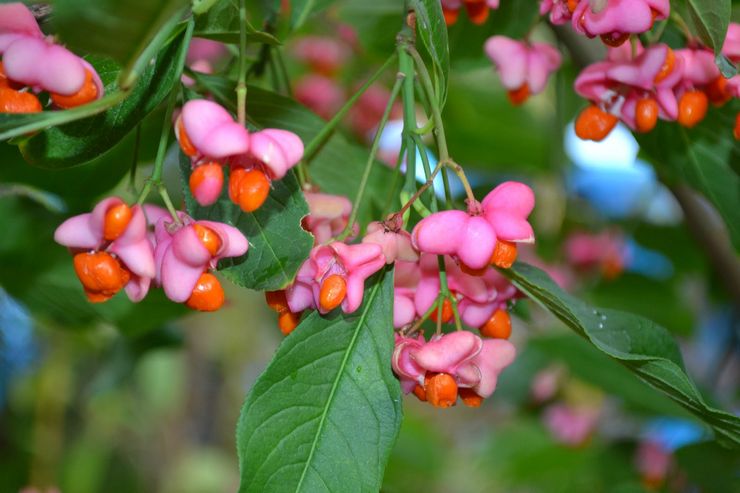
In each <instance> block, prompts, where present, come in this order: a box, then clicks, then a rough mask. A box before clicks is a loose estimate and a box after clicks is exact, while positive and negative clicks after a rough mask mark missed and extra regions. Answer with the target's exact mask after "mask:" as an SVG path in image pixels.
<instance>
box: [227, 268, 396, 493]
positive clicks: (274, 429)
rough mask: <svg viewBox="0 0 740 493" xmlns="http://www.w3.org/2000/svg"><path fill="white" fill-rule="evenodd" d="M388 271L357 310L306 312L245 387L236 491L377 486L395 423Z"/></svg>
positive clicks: (368, 290) (390, 277) (372, 284)
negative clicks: (348, 312)
mask: <svg viewBox="0 0 740 493" xmlns="http://www.w3.org/2000/svg"><path fill="white" fill-rule="evenodd" d="M392 303H393V274H392V272H391V271H388V272H384V273H380V274H378V275H376V276H375V277H373V278H372V279H371V280H369V281H368V285H367V288H366V290H365V299H364V302H363V305H362V306H361V307H360V308H359V309H358V310H357V311H356V312H355V313H353V314H351V315H345V314H343V313H341V312H340V311H339V310H335V311H334V312H332V313H331V314H329V315H327V316H321V315H319V314H318V313H317V312H313V313H311V314H310V315H309V316H308V317H306V319H305V320H303V321H302V322H301V324H300V325H299V326H298V327H297V328H296V329H295V331H294V332H293V333H291V334H290V335H289V336H288V337H287V338H286V339H285V340H284V341H283V343H282V344H281V345H280V347H279V348H278V351H277V353H276V355H275V358H274V359H273V360H272V362H271V363H270V365H269V366H268V367H267V370H265V372H264V373H263V374H262V375H261V376H260V377H259V379H257V382H256V383H255V385H254V387H253V388H252V391H251V392H250V393H249V396H248V397H247V400H246V402H245V403H244V407H243V409H242V414H241V417H240V418H239V425H238V428H237V449H238V452H239V464H240V469H241V487H240V489H239V491H240V492H243V493H245V492H249V491H276V490H280V491H311V492H314V491H378V490H379V489H380V485H381V481H382V477H383V470H384V469H385V464H386V462H387V460H388V456H389V454H390V449H391V447H392V446H393V443H394V442H395V440H396V435H397V434H398V429H399V427H400V424H401V395H400V394H401V392H400V387H399V384H398V381H397V380H396V379H395V377H394V376H393V374H392V372H391V368H390V365H389V363H388V362H389V361H390V357H391V352H392V350H393V333H392V330H390V327H391V326H392V313H393V308H392Z"/></svg>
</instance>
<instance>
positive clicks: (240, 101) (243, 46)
mask: <svg viewBox="0 0 740 493" xmlns="http://www.w3.org/2000/svg"><path fill="white" fill-rule="evenodd" d="M246 78H247V8H246V6H245V4H244V0H239V80H238V82H237V84H236V111H237V120H238V121H239V124H240V125H244V124H245V123H246V121H247V112H246V105H247V84H246Z"/></svg>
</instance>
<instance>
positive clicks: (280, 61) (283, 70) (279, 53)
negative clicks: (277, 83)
mask: <svg viewBox="0 0 740 493" xmlns="http://www.w3.org/2000/svg"><path fill="white" fill-rule="evenodd" d="M273 51H274V52H275V59H276V61H277V66H278V69H279V70H280V75H281V76H282V78H283V84H284V85H285V90H286V92H287V94H288V96H290V97H291V98H292V97H293V89H292V88H291V87H290V77H289V76H288V68H287V67H286V66H285V58H284V57H283V50H282V49H281V48H280V47H279V46H275V47H273Z"/></svg>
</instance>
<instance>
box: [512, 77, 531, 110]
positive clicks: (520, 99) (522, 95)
mask: <svg viewBox="0 0 740 493" xmlns="http://www.w3.org/2000/svg"><path fill="white" fill-rule="evenodd" d="M507 96H508V97H509V101H511V104H513V105H514V106H519V105H520V104H522V103H524V102H525V101H526V100H527V99H528V98H529V85H528V84H527V83H526V82H525V83H524V84H522V85H521V87H519V89H514V90H513V91H509V92H508V93H507Z"/></svg>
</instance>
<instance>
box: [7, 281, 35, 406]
mask: <svg viewBox="0 0 740 493" xmlns="http://www.w3.org/2000/svg"><path fill="white" fill-rule="evenodd" d="M35 357H36V344H35V342H34V340H33V322H32V320H31V317H30V316H29V314H28V311H27V310H26V308H25V307H24V306H23V305H21V304H20V303H19V302H18V301H16V300H15V299H14V298H12V297H11V296H10V295H9V294H8V293H7V292H5V290H4V289H3V288H0V408H2V406H3V404H4V402H5V395H6V392H7V389H8V384H9V383H10V381H11V379H12V378H13V377H15V376H16V375H18V374H20V373H22V372H23V371H24V370H26V369H27V368H28V367H29V366H30V365H31V363H33V360H34V359H35Z"/></svg>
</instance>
